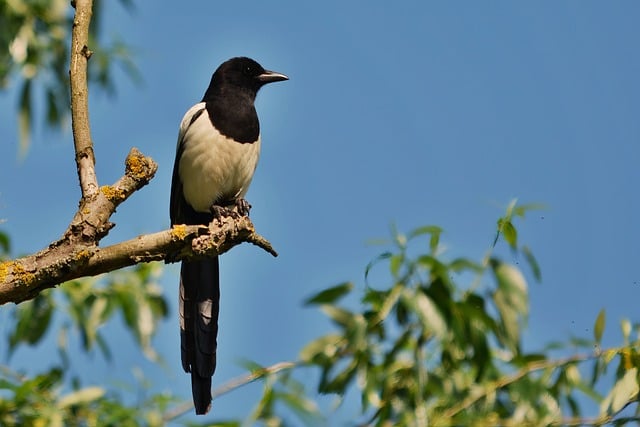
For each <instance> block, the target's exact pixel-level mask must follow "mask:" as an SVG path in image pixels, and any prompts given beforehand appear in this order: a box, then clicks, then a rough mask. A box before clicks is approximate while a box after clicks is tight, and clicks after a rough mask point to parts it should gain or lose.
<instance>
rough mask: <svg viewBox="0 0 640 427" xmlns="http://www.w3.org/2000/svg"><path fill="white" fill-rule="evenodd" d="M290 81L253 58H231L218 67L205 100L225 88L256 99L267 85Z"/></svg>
mask: <svg viewBox="0 0 640 427" xmlns="http://www.w3.org/2000/svg"><path fill="white" fill-rule="evenodd" d="M282 80H289V78H288V77H287V76H285V75H284V74H281V73H276V72H274V71H269V70H265V69H264V68H262V66H261V65H260V64H258V63H257V62H256V61H254V60H253V59H251V58H246V57H238V58H231V59H229V60H228V61H226V62H223V63H222V65H220V66H219V67H218V69H217V70H216V72H215V73H213V76H212V77H211V83H210V84H209V88H208V89H207V93H206V94H205V97H204V98H205V99H207V97H208V95H209V94H210V93H211V92H212V91H217V90H221V89H223V88H227V89H229V88H235V89H241V90H242V91H244V92H248V93H249V94H250V95H251V96H253V97H254V98H255V96H256V94H257V93H258V90H259V89H260V88H261V87H262V86H264V85H265V84H267V83H272V82H278V81H282Z"/></svg>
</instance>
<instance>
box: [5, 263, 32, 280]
mask: <svg viewBox="0 0 640 427" xmlns="http://www.w3.org/2000/svg"><path fill="white" fill-rule="evenodd" d="M8 264H12V265H11V274H13V275H14V276H15V277H16V279H18V280H19V281H20V282H22V283H24V284H29V283H30V282H32V281H33V279H35V277H36V276H35V274H33V273H29V272H28V271H27V270H25V268H24V266H23V265H22V264H19V263H17V262H12V263H8Z"/></svg>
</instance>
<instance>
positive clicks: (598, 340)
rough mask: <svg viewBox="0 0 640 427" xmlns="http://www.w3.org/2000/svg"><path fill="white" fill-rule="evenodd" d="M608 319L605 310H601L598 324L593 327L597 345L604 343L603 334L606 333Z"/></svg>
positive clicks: (597, 320)
mask: <svg viewBox="0 0 640 427" xmlns="http://www.w3.org/2000/svg"><path fill="white" fill-rule="evenodd" d="M605 322H606V318H605V311H604V308H603V309H602V310H600V313H598V317H596V323H595V324H594V325H593V337H594V339H595V340H596V343H597V344H600V343H601V342H602V334H603V333H604V326H605Z"/></svg>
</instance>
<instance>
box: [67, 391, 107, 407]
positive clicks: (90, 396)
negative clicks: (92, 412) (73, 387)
mask: <svg viewBox="0 0 640 427" xmlns="http://www.w3.org/2000/svg"><path fill="white" fill-rule="evenodd" d="M104 394H105V390H104V389H103V388H102V387H86V388H83V389H81V390H78V391H74V392H72V393H69V394H67V395H66V396H64V397H62V398H61V399H60V400H59V401H58V405H59V406H60V408H66V407H69V406H76V405H82V404H87V403H90V402H93V401H94V400H98V399H100V398H101V397H102V396H104Z"/></svg>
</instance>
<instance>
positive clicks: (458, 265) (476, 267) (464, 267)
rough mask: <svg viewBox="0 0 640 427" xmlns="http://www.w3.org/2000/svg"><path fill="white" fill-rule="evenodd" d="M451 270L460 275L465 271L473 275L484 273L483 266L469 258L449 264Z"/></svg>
mask: <svg viewBox="0 0 640 427" xmlns="http://www.w3.org/2000/svg"><path fill="white" fill-rule="evenodd" d="M449 270H451V271H453V272H456V273H460V272H463V271H470V272H472V273H482V270H484V269H483V267H482V264H480V263H477V262H475V261H473V260H470V259H468V258H456V259H454V260H453V261H451V262H450V263H449Z"/></svg>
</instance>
